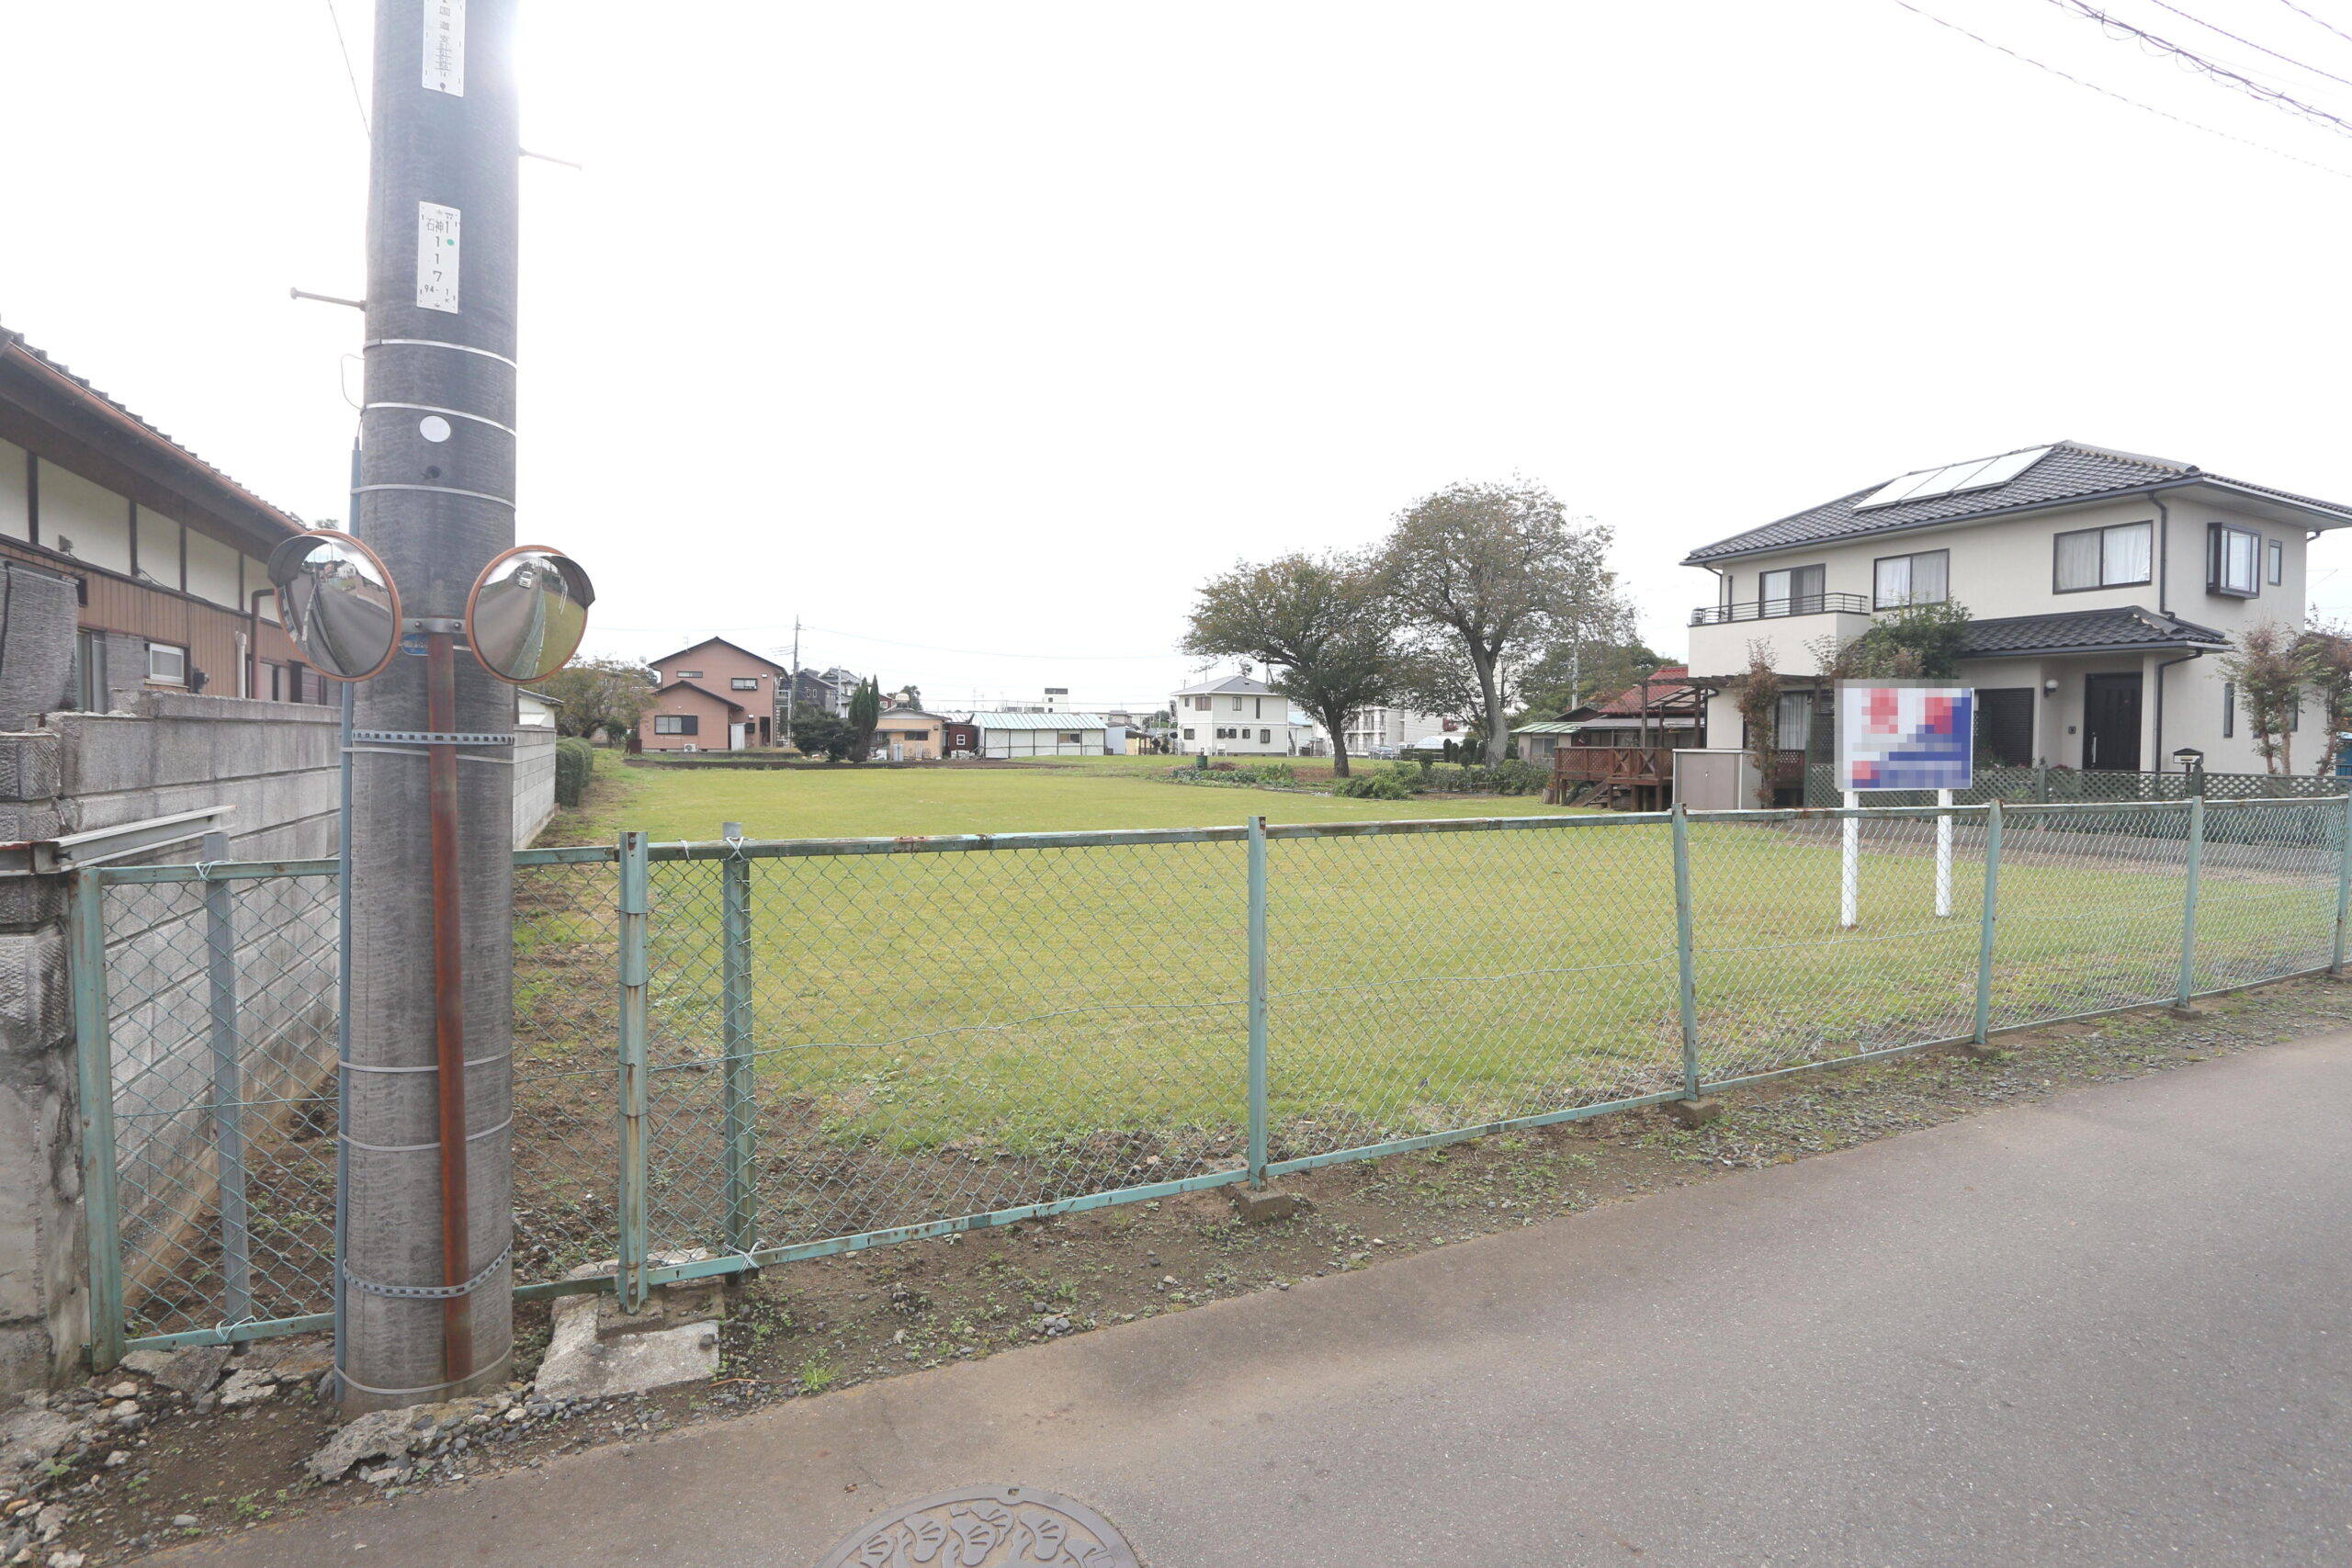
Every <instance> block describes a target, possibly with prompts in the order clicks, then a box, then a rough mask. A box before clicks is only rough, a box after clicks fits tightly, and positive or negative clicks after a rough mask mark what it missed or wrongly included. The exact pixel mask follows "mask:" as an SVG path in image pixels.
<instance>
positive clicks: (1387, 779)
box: [1331, 769, 1413, 800]
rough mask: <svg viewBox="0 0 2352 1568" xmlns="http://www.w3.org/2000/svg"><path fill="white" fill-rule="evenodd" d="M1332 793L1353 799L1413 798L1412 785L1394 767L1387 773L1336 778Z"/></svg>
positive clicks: (1332, 785)
mask: <svg viewBox="0 0 2352 1568" xmlns="http://www.w3.org/2000/svg"><path fill="white" fill-rule="evenodd" d="M1331 793H1332V794H1333V795H1345V796H1347V797H1348V798H1349V799H1351V800H1410V799H1412V798H1413V787H1412V785H1410V784H1407V783H1406V782H1405V777H1404V775H1403V774H1402V773H1397V771H1395V770H1394V769H1391V770H1389V771H1388V772H1386V773H1355V774H1352V775H1351V776H1349V777H1347V778H1344V779H1335V780H1334V781H1332V784H1331Z"/></svg>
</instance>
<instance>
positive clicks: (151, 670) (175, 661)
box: [147, 642, 187, 686]
mask: <svg viewBox="0 0 2352 1568" xmlns="http://www.w3.org/2000/svg"><path fill="white" fill-rule="evenodd" d="M147 679H149V680H150V681H153V682H155V683H156V684H158V685H164V686H185V685H187V649H185V648H174V647H173V646H172V645H171V644H170V643H167V642H151V643H149V644H148V645H147Z"/></svg>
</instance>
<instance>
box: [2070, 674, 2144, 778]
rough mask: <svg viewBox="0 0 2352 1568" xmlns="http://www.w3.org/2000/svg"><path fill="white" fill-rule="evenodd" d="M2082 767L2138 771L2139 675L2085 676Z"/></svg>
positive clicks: (2128, 771) (2125, 771)
mask: <svg viewBox="0 0 2352 1568" xmlns="http://www.w3.org/2000/svg"><path fill="white" fill-rule="evenodd" d="M2083 766H2084V767H2085V768H2086V769H2088V768H2106V769H2111V770H2119V771H2121V772H2124V773H2137V772H2138V771H2139V768H2140V677H2139V676H2137V675H2086V676H2085V677H2084V678H2083Z"/></svg>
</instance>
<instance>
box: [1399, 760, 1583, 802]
mask: <svg viewBox="0 0 2352 1568" xmlns="http://www.w3.org/2000/svg"><path fill="white" fill-rule="evenodd" d="M1551 782H1552V775H1551V773H1549V772H1548V771H1547V770H1546V769H1545V768H1544V766H1543V765H1542V764H1541V763H1538V762H1498V763H1496V764H1495V765H1494V766H1492V767H1485V766H1479V767H1468V766H1464V765H1460V764H1456V763H1451V762H1449V763H1444V764H1442V765H1440V766H1437V767H1431V768H1424V769H1422V770H1420V777H1419V784H1420V787H1421V788H1423V789H1425V790H1434V791H1437V792H1439V793H1441V794H1444V795H1540V794H1542V793H1543V792H1544V789H1545V788H1546V787H1547V786H1548V785H1549V784H1551Z"/></svg>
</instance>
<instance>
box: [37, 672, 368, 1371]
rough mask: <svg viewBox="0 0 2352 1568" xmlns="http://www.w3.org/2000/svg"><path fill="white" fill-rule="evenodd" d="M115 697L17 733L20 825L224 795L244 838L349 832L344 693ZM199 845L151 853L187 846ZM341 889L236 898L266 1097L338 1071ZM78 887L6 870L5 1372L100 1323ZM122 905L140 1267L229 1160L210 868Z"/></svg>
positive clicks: (253, 849) (130, 1163)
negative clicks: (91, 1272)
mask: <svg viewBox="0 0 2352 1568" xmlns="http://www.w3.org/2000/svg"><path fill="white" fill-rule="evenodd" d="M113 702H114V706H115V710H116V711H113V712H109V713H103V714H96V713H58V712H50V713H45V714H40V715H35V716H29V718H28V720H20V722H21V723H24V724H25V725H26V728H22V729H20V730H17V731H15V732H10V733H6V734H0V838H7V839H23V838H52V837H58V836H62V835H65V834H71V833H75V832H81V831H86V830H89V829H100V828H108V827H115V826H119V825H121V824H124V823H129V822H137V821H141V820H145V819H147V818H154V817H163V816H168V815H171V814H174V813H176V812H182V811H191V810H196V809H198V808H200V807H217V806H224V805H225V806H229V807H233V808H234V810H233V815H232V818H230V820H229V823H228V832H229V836H230V853H231V855H232V858H235V859H239V860H286V859H305V858H312V857H321V856H326V855H331V854H333V853H334V849H335V832H336V803H337V782H338V772H339V770H338V766H337V764H338V761H339V752H338V750H337V747H338V745H339V742H340V729H339V725H338V719H337V716H336V715H335V714H334V712H333V711H332V710H330V709H327V708H323V707H315V706H308V705H296V704H284V703H265V702H254V701H249V700H245V699H242V698H236V697H208V696H198V695H192V694H179V693H153V692H137V693H133V692H128V691H121V692H118V693H116V694H114V698H113ZM197 850H198V846H197V845H195V844H189V845H186V846H183V847H179V848H176V849H174V850H169V851H165V852H161V853H159V854H157V855H155V856H153V857H150V858H152V859H153V860H157V861H165V862H169V861H178V862H188V861H193V860H195V859H196V858H197ZM298 886H299V891H297V890H296V889H297V888H298ZM332 888H333V883H332V879H328V878H321V879H317V880H316V881H315V882H311V883H308V884H307V885H295V884H273V885H246V886H243V888H241V890H240V892H239V894H238V896H237V897H236V899H235V905H236V961H237V962H236V968H237V971H238V973H239V975H240V976H241V980H242V981H243V983H242V984H241V986H240V995H239V998H238V1000H239V1008H238V1016H237V1024H238V1032H239V1034H240V1035H241V1037H242V1039H243V1043H244V1052H243V1062H244V1072H245V1087H244V1094H245V1098H247V1099H248V1100H262V1099H267V1098H274V1097H279V1096H291V1095H295V1094H299V1093H301V1092H305V1091H307V1090H308V1089H311V1088H312V1087H314V1086H315V1085H316V1084H317V1083H318V1082H319V1081H320V1080H321V1079H322V1078H323V1077H325V1076H326V1075H327V1074H329V1073H331V1072H332V1071H333V1068H334V1014H333V1006H334V897H333V891H332ZM65 894H66V887H65V882H64V879H62V878H51V877H6V878H0V1390H6V1389H19V1388H28V1387H33V1386H38V1385H39V1384H40V1383H43V1382H53V1381H56V1380H59V1379H62V1378H65V1377H69V1376H71V1375H73V1374H74V1371H76V1369H77V1367H78V1365H79V1361H80V1355H81V1347H82V1346H83V1345H84V1344H85V1343H86V1341H87V1338H88V1323H87V1314H88V1305H87V1294H86V1283H85V1281H86V1279H87V1263H88V1252H87V1247H88V1238H87V1236H86V1234H85V1229H84V1225H83V1222H82V1213H81V1197H82V1173H81V1147H80V1105H79V1095H78V1091H77V1089H76V1083H77V1077H78V1064H77V1061H76V1057H75V1054H74V1027H73V1006H72V1000H71V980H70V975H69V970H68V966H67V962H66V957H67V953H66V931H65ZM107 903H108V911H107V913H108V930H107V945H108V971H109V973H108V979H109V993H108V1008H107V1012H108V1014H109V1021H110V1024H111V1028H112V1032H113V1051H114V1071H115V1084H116V1092H117V1096H118V1102H119V1103H121V1104H125V1105H127V1106H128V1105H136V1106H140V1107H144V1108H148V1109H149V1110H150V1111H151V1113H150V1114H148V1115H144V1116H141V1117H138V1118H134V1119H130V1120H126V1121H124V1122H119V1125H118V1128H117V1137H118V1143H119V1149H120V1155H121V1160H120V1164H121V1166H122V1167H123V1168H129V1169H131V1170H133V1171H134V1172H135V1173H136V1176H137V1178H138V1179H137V1180H135V1181H134V1182H132V1183H131V1184H130V1185H129V1186H127V1187H126V1190H124V1192H123V1194H122V1197H123V1206H124V1224H125V1234H126V1239H127V1240H129V1241H130V1244H131V1249H132V1253H133V1264H132V1267H131V1269H130V1272H131V1274H132V1277H133V1278H134V1280H136V1279H137V1278H138V1276H139V1274H140V1272H141V1269H139V1267H138V1265H137V1261H136V1260H137V1258H138V1257H139V1255H140V1254H141V1252H144V1253H147V1254H150V1255H153V1256H156V1257H161V1258H169V1257H171V1256H172V1255H173V1254H174V1250H175V1249H174V1244H173V1240H172V1233H173V1231H174V1229H175V1227H184V1226H185V1225H186V1224H187V1220H188V1219H189V1217H190V1216H191V1215H192V1214H194V1213H197V1212H198V1211H200V1210H201V1209H202V1208H203V1207H204V1206H205V1205H206V1204H207V1203H209V1201H210V1192H211V1188H212V1183H213V1181H214V1179H215V1178H214V1175H213V1172H212V1168H211V1166H210V1158H209V1118H208V1117H207V1115H206V1112H205V1111H203V1109H202V1107H203V1106H204V1105H205V1104H206V1103H207V1102H208V1101H209V1098H210V1093H209V1091H210V1074H211V1066H210V1056H209V1035H208V1033H207V1031H206V1023H205V1021H206V1018H207V1015H208V1009H207V993H206V989H205V987H206V976H205V966H204V955H205V953H206V942H207V930H206V926H205V924H204V917H203V898H202V895H201V892H200V891H199V890H198V889H195V888H192V887H188V886H164V887H157V888H152V889H145V888H125V889H117V890H113V891H111V892H110V893H109V894H108V896H107ZM249 1135H250V1134H249ZM151 1271H152V1270H151Z"/></svg>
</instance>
